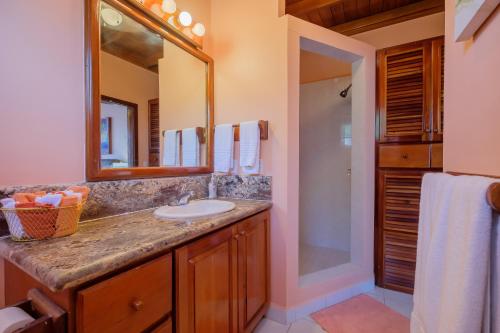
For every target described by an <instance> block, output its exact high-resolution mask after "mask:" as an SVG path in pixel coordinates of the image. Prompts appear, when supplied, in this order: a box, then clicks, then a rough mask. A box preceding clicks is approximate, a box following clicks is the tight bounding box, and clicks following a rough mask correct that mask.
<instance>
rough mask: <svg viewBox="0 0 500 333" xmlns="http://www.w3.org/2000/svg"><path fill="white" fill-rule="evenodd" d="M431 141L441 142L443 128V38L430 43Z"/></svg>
mask: <svg viewBox="0 0 500 333" xmlns="http://www.w3.org/2000/svg"><path fill="white" fill-rule="evenodd" d="M432 84H433V88H432V94H433V100H432V108H433V112H432V131H433V134H432V140H433V141H442V140H443V128H444V38H438V39H435V40H433V41H432Z"/></svg>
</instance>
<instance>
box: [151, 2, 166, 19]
mask: <svg viewBox="0 0 500 333" xmlns="http://www.w3.org/2000/svg"><path fill="white" fill-rule="evenodd" d="M149 9H150V10H151V11H152V12H153V13H155V14H156V15H158V16H159V17H163V14H164V13H163V11H162V10H161V6H160V4H157V3H155V4H153V5H152V6H151V7H150V8H149Z"/></svg>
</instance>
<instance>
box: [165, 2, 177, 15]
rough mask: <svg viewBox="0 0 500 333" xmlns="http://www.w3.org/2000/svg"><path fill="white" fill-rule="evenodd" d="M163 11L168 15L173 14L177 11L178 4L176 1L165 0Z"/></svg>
mask: <svg viewBox="0 0 500 333" xmlns="http://www.w3.org/2000/svg"><path fill="white" fill-rule="evenodd" d="M161 9H162V10H163V11H164V12H165V13H167V14H173V13H175V12H176V11H177V4H176V3H175V0H163V3H162V4H161Z"/></svg>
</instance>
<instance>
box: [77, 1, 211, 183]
mask: <svg viewBox="0 0 500 333" xmlns="http://www.w3.org/2000/svg"><path fill="white" fill-rule="evenodd" d="M213 99H214V95H213V60H212V59H211V58H210V57H209V56H208V55H206V54H205V53H203V51H201V50H200V49H198V48H197V47H196V44H194V43H193V42H191V41H190V40H189V39H184V38H183V37H182V35H179V34H178V33H176V32H175V30H172V28H170V27H169V26H168V23H166V22H164V21H162V20H160V19H159V18H158V17H157V16H156V15H154V14H153V13H150V12H148V11H147V10H145V8H144V7H142V6H140V5H139V4H138V3H136V2H135V1H127V0H87V1H86V104H87V106H86V114H87V117H86V118H87V120H86V122H87V152H86V174H87V180H89V181H97V180H112V179H130V178H145V177H163V176H183V175H192V174H203V173H210V172H212V170H213V162H212V155H213V152H212V151H213V147H212V145H213V143H212V142H213V139H212V135H213V104H214V102H213Z"/></svg>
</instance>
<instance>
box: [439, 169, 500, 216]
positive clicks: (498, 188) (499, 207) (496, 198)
mask: <svg viewBox="0 0 500 333" xmlns="http://www.w3.org/2000/svg"><path fill="white" fill-rule="evenodd" d="M447 173H449V174H450V175H453V176H461V175H462V176H481V177H488V178H500V177H498V176H488V175H480V174H474V173H463V172H454V171H448V172H447ZM486 200H487V201H488V204H489V205H490V206H491V209H493V210H494V211H495V212H497V213H500V182H499V183H493V184H491V185H490V186H489V187H488V191H487V192H486Z"/></svg>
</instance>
